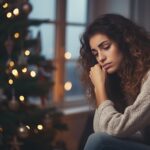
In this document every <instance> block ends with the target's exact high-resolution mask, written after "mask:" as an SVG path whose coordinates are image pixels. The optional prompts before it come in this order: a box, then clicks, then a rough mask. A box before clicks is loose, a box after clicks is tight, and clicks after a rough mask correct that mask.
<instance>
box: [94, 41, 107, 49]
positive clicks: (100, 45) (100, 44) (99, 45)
mask: <svg viewBox="0 0 150 150" xmlns="http://www.w3.org/2000/svg"><path fill="white" fill-rule="evenodd" d="M107 42H109V41H108V40H106V41H103V42H101V43H99V44H98V45H97V47H102V46H103V44H105V43H107ZM91 50H95V48H91Z"/></svg>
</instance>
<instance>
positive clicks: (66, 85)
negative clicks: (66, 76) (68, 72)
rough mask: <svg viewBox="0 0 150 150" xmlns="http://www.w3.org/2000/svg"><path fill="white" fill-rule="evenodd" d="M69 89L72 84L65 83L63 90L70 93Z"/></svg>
mask: <svg viewBox="0 0 150 150" xmlns="http://www.w3.org/2000/svg"><path fill="white" fill-rule="evenodd" d="M71 88H72V83H71V82H70V81H67V82H66V83H65V85H64V89H65V90H66V91H70V90H71Z"/></svg>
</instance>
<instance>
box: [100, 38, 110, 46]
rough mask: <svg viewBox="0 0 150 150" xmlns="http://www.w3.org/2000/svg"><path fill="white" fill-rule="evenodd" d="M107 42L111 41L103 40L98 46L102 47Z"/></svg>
mask: <svg viewBox="0 0 150 150" xmlns="http://www.w3.org/2000/svg"><path fill="white" fill-rule="evenodd" d="M107 42H109V41H108V40H107V41H103V42H101V43H100V44H98V47H102V46H103V44H105V43H107Z"/></svg>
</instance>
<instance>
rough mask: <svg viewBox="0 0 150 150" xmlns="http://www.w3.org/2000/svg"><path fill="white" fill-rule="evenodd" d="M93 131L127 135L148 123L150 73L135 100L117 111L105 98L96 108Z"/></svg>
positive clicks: (149, 112) (149, 115) (149, 113)
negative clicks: (121, 111) (121, 110)
mask: <svg viewBox="0 0 150 150" xmlns="http://www.w3.org/2000/svg"><path fill="white" fill-rule="evenodd" d="M93 124H94V131H95V132H106V133H107V134H110V135H113V136H118V137H127V136H130V135H132V134H134V133H136V132H137V131H138V130H141V129H143V128H144V127H146V126H147V125H150V73H149V75H148V78H147V79H146V81H145V82H144V83H143V85H142V87H141V90H140V93H139V95H138V96H137V98H136V100H135V102H134V103H133V104H132V105H130V106H128V107H126V109H125V111H124V113H123V114H122V113H119V112H118V111H117V110H116V109H115V108H114V104H113V102H112V101H110V100H105V101H104V102H103V103H102V104H100V106H99V107H98V108H97V109H96V111H95V115H94V122H93Z"/></svg>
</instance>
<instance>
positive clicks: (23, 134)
mask: <svg viewBox="0 0 150 150" xmlns="http://www.w3.org/2000/svg"><path fill="white" fill-rule="evenodd" d="M17 133H18V136H19V137H20V138H27V137H28V135H29V129H28V128H27V127H26V126H25V125H20V126H19V128H18V129H17Z"/></svg>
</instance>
